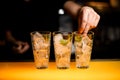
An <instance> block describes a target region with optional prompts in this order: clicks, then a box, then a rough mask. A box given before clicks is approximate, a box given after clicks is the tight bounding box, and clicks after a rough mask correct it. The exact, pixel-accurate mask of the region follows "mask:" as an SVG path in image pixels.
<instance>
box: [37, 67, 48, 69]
mask: <svg viewBox="0 0 120 80" xmlns="http://www.w3.org/2000/svg"><path fill="white" fill-rule="evenodd" d="M36 68H37V69H46V68H48V67H36Z"/></svg>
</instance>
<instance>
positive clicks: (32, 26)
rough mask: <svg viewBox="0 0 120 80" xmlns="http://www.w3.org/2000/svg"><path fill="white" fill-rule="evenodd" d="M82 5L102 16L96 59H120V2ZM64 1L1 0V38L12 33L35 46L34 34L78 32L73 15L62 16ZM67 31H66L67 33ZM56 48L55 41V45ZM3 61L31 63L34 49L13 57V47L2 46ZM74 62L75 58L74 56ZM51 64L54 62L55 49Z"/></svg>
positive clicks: (84, 0) (94, 0) (89, 1)
mask: <svg viewBox="0 0 120 80" xmlns="http://www.w3.org/2000/svg"><path fill="white" fill-rule="evenodd" d="M77 2H78V3H79V4H81V3H84V5H87V6H91V7H93V8H94V9H95V11H96V12H97V13H98V14H99V15H100V16H101V19H100V22H99V24H98V26H97V28H96V29H93V31H94V33H95V35H94V45H93V51H92V56H91V57H92V59H120V46H119V45H120V21H119V19H120V1H119V0H82V2H80V1H79V0H78V1H77ZM63 3H64V0H0V10H1V14H0V36H1V38H0V39H1V40H2V39H4V34H3V32H4V31H5V30H8V29H9V30H11V31H12V33H13V35H14V37H15V38H16V39H20V40H22V41H28V42H29V44H30V46H31V39H30V32H32V31H35V30H37V31H38V30H40V31H43V30H45V31H47V30H49V31H51V32H53V31H57V30H59V27H61V26H66V28H65V27H64V28H65V29H67V30H68V29H69V28H68V27H69V26H71V27H72V30H71V31H75V30H77V22H76V20H73V19H72V18H71V17H70V16H69V15H67V14H66V13H65V14H62V15H61V14H58V10H59V9H63V7H62V6H63ZM67 30H66V31H67ZM51 44H52V41H51ZM0 49H1V50H0V60H1V61H21V60H22V61H27V60H28V61H29V60H30V61H31V60H33V54H32V48H30V50H28V51H27V52H26V53H25V54H13V53H12V52H11V50H10V49H9V47H8V46H7V47H1V46H0ZM71 58H73V59H74V54H72V55H71ZM50 60H54V49H53V45H52V48H51V54H50Z"/></svg>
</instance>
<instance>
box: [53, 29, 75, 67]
mask: <svg viewBox="0 0 120 80" xmlns="http://www.w3.org/2000/svg"><path fill="white" fill-rule="evenodd" d="M72 38H73V34H72V32H57V31H56V32H53V41H54V52H55V61H56V66H57V68H58V69H67V68H69V67H70V58H71V50H72Z"/></svg>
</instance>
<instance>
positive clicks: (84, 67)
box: [77, 66, 89, 69]
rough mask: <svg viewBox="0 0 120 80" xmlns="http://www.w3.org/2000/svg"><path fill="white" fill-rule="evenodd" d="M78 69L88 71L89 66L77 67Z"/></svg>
mask: <svg viewBox="0 0 120 80" xmlns="http://www.w3.org/2000/svg"><path fill="white" fill-rule="evenodd" d="M77 68H81V69H87V68H89V66H77Z"/></svg>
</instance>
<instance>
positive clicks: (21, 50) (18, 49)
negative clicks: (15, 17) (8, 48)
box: [13, 42, 30, 54]
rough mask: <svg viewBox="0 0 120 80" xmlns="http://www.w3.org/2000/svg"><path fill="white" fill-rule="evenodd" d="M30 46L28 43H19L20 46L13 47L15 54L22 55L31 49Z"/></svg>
mask: <svg viewBox="0 0 120 80" xmlns="http://www.w3.org/2000/svg"><path fill="white" fill-rule="evenodd" d="M29 47H30V46H29V44H28V43H24V42H19V44H18V46H17V47H16V46H14V47H13V51H14V52H15V53H19V54H22V53H24V52H26V51H27V50H28V49H29Z"/></svg>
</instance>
